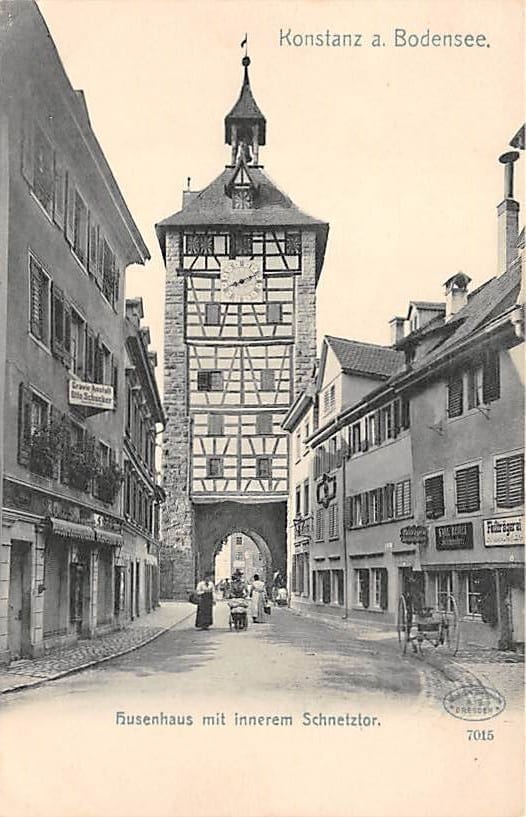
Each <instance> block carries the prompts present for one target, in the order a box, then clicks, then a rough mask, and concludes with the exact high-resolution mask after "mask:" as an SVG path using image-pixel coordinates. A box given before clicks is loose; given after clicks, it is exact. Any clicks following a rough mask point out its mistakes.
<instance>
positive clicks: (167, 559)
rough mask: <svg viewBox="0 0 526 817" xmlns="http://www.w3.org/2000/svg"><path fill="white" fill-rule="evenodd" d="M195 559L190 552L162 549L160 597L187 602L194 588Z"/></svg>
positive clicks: (177, 549)
mask: <svg viewBox="0 0 526 817" xmlns="http://www.w3.org/2000/svg"><path fill="white" fill-rule="evenodd" d="M195 573H196V571H195V559H194V555H193V553H192V551H191V550H189V549H182V548H171V547H163V548H162V550H161V558H160V597H161V599H165V600H166V599H173V600H176V601H183V600H184V601H188V595H189V593H190V592H191V591H192V590H193V589H194V588H195V584H196V578H195Z"/></svg>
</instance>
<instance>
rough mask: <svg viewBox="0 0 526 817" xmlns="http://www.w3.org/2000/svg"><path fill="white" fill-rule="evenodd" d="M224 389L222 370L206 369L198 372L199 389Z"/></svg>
mask: <svg viewBox="0 0 526 817" xmlns="http://www.w3.org/2000/svg"><path fill="white" fill-rule="evenodd" d="M222 389H223V372H222V371H218V370H216V369H214V370H206V369H205V370H201V371H199V372H197V391H222Z"/></svg>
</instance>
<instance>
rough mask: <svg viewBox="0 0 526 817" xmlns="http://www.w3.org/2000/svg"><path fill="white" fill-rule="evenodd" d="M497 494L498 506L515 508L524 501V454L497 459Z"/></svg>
mask: <svg viewBox="0 0 526 817" xmlns="http://www.w3.org/2000/svg"><path fill="white" fill-rule="evenodd" d="M495 495H496V503H497V508H514V507H515V506H516V505H522V504H523V503H524V454H513V455H512V456H511V457H502V458H501V459H498V460H497V462H496V463H495Z"/></svg>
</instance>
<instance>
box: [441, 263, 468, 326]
mask: <svg viewBox="0 0 526 817" xmlns="http://www.w3.org/2000/svg"><path fill="white" fill-rule="evenodd" d="M470 281H471V278H470V277H469V275H464V273H463V272H457V273H456V275H452V276H451V278H448V279H447V281H446V282H445V284H444V288H445V293H446V323H447V322H448V321H449V320H450V318H452V317H453V315H456V314H457V312H458V311H459V310H460V309H462V307H463V306H466V304H467V302H468V284H469V283H470Z"/></svg>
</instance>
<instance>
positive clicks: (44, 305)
mask: <svg viewBox="0 0 526 817" xmlns="http://www.w3.org/2000/svg"><path fill="white" fill-rule="evenodd" d="M49 291H50V284H49V277H48V276H47V275H46V273H45V272H44V270H43V269H42V267H41V266H40V264H38V263H37V261H35V259H34V258H32V257H30V259H29V325H30V328H31V334H32V335H33V336H34V337H35V338H38V340H41V341H42V343H45V344H46V345H48V344H49Z"/></svg>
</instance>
